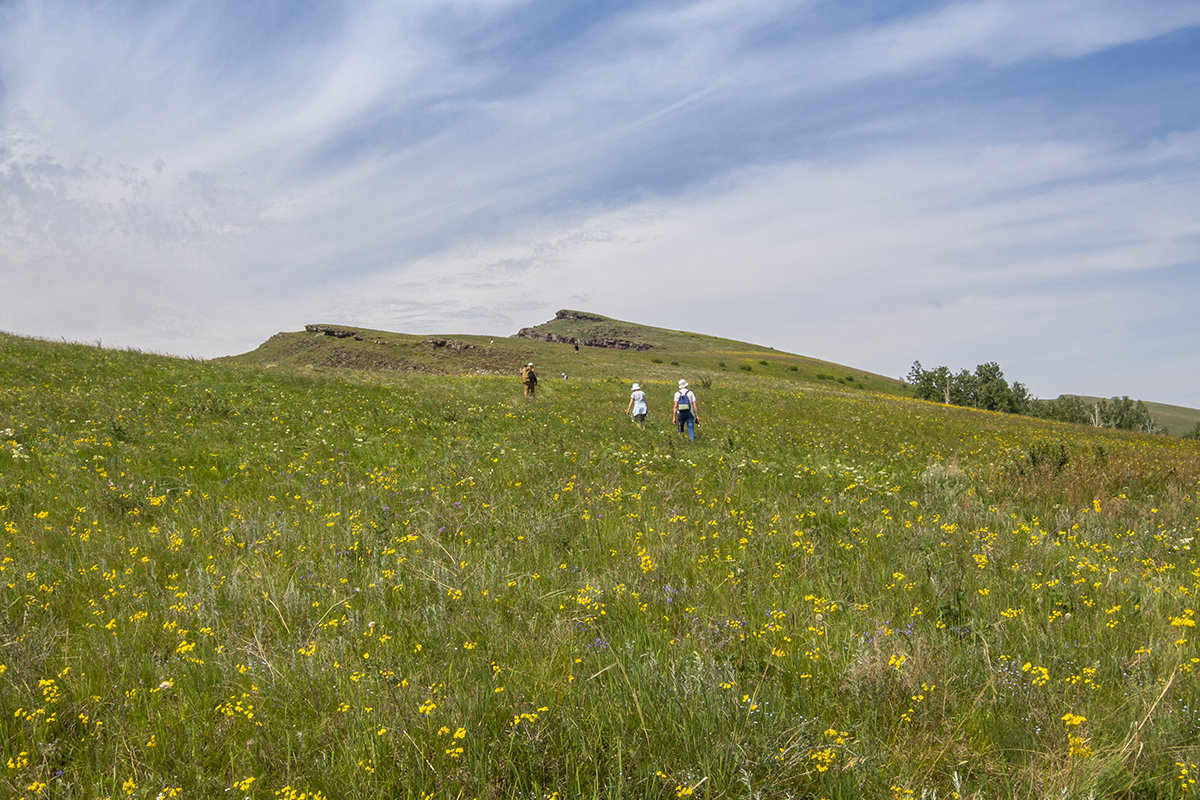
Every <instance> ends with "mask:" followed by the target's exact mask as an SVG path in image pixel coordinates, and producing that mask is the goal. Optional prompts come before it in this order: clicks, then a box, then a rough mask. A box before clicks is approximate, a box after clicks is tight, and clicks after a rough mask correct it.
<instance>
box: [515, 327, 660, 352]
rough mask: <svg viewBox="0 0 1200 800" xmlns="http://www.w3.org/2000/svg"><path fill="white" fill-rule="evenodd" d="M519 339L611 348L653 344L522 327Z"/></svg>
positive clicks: (619, 348) (633, 348)
mask: <svg viewBox="0 0 1200 800" xmlns="http://www.w3.org/2000/svg"><path fill="white" fill-rule="evenodd" d="M517 338H518V339H532V340H533V341H535V342H556V343H558V344H577V345H579V346H580V347H607V348H608V349H610V350H649V349H650V348H651V347H653V345H650V344H646V343H645V342H634V341H631V340H629V339H617V338H614V337H612V336H591V337H581V336H563V335H562V334H559V333H550V332H548V331H540V330H538V329H537V328H522V329H521V330H519V331H517Z"/></svg>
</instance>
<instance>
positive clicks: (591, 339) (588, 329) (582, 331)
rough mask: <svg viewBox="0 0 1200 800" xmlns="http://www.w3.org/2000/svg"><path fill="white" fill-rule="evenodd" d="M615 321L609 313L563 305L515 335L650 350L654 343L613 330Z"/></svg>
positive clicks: (581, 344) (618, 348)
mask: <svg viewBox="0 0 1200 800" xmlns="http://www.w3.org/2000/svg"><path fill="white" fill-rule="evenodd" d="M596 323H599V324H596ZM614 325H616V323H615V322H614V320H611V319H609V318H608V317H602V316H600V315H599V314H588V313H585V312H583V311H571V310H570V309H565V308H564V309H562V310H560V311H559V312H558V313H556V314H555V315H554V319H552V320H550V321H549V322H547V323H544V324H542V325H536V326H534V327H532V328H522V329H521V330H519V331H517V332H516V334H515V335H514V338H517V339H530V340H532V341H535V342H557V343H559V344H572V345H578V346H580V347H603V348H607V349H609V350H649V349H651V348H652V347H654V345H652V344H649V343H648V342H639V341H636V340H634V339H631V338H628V337H627V336H623V335H621V334H622V333H626V332H624V331H617V330H612V328H613V327H614Z"/></svg>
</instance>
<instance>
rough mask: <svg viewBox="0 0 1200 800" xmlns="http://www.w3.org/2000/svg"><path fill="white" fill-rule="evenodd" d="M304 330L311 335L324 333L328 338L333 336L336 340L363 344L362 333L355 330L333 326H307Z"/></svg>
mask: <svg viewBox="0 0 1200 800" xmlns="http://www.w3.org/2000/svg"><path fill="white" fill-rule="evenodd" d="M304 330H306V331H308V332H309V333H323V334H325V335H326V336H332V337H334V338H336V339H355V340H356V341H359V342H361V341H362V340H363V335H362V332H361V331H356V330H354V329H353V328H335V327H333V326H332V325H305V326H304Z"/></svg>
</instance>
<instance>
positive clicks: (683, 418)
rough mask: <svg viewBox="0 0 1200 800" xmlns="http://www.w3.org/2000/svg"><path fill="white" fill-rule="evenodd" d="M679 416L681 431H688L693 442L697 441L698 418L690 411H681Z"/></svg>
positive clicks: (681, 432)
mask: <svg viewBox="0 0 1200 800" xmlns="http://www.w3.org/2000/svg"><path fill="white" fill-rule="evenodd" d="M678 417H679V433H680V435H682V434H683V433H685V432H686V433H687V437H688V438H689V439H691V440H692V441H693V442H694V441H696V418H695V417H693V416H692V412H690V411H680V412H679V414H678Z"/></svg>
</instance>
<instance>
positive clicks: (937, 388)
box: [908, 361, 1031, 414]
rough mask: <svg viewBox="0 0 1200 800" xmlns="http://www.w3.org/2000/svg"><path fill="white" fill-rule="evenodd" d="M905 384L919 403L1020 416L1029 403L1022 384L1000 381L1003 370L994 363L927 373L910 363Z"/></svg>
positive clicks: (916, 362)
mask: <svg viewBox="0 0 1200 800" xmlns="http://www.w3.org/2000/svg"><path fill="white" fill-rule="evenodd" d="M908 382H909V383H910V384H912V386H913V389H914V390H915V392H916V396H917V397H919V398H921V399H922V400H933V401H935V402H941V403H946V404H947V405H955V406H967V407H969V408H983V409H986V410H988V411H1005V412H1008V413H1010V414H1023V413H1025V411H1026V410H1027V409H1028V407H1029V403H1030V400H1031V398H1030V396H1029V390H1028V389H1026V388H1025V386H1024V385H1022V384H1021V383H1018V382H1017V381H1013V382H1012V383H1011V384H1010V383H1009V382H1008V381H1006V380H1005V379H1004V371H1003V370H1001V369H1000V365H999V364H997V363H996V362H995V361H989V362H987V363H986V364H980V365H979V366H977V367H975V371H974V372H968V371H967V370H965V369H964V370H960V371H959V372H957V373H952V372H951V371H950V369H949V368H948V367H944V366H942V367H936V368H935V369H931V370H927V369H925V368H924V367H922V366H921V362H920V361H914V362H913V365H912V369H911V370H909V372H908Z"/></svg>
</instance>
